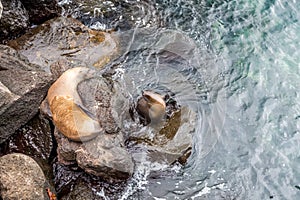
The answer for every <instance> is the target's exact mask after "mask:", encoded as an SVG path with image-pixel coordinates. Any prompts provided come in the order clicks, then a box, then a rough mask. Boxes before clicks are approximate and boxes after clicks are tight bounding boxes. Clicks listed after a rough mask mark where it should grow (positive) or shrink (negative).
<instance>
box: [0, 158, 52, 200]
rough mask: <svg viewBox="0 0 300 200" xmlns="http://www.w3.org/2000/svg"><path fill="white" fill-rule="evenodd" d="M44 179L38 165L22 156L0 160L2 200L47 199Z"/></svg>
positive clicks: (0, 191)
mask: <svg viewBox="0 0 300 200" xmlns="http://www.w3.org/2000/svg"><path fill="white" fill-rule="evenodd" d="M46 185H47V182H46V179H45V176H44V174H43V171H42V170H41V168H40V167H39V165H38V164H37V163H36V162H35V161H34V160H33V159H32V158H30V157H28V156H26V155H23V154H18V153H14V154H8V155H5V156H2V157H1V158H0V193H1V198H2V199H7V200H9V199H28V200H31V199H32V200H36V199H45V200H46V199H48V197H47V194H46Z"/></svg>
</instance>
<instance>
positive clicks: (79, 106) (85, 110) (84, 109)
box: [75, 102, 98, 121]
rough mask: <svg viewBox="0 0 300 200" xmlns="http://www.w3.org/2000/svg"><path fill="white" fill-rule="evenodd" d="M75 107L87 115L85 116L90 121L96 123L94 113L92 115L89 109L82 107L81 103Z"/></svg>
mask: <svg viewBox="0 0 300 200" xmlns="http://www.w3.org/2000/svg"><path fill="white" fill-rule="evenodd" d="M75 105H76V106H77V107H78V108H80V109H81V110H82V111H83V112H84V113H85V114H87V116H89V117H90V118H91V119H93V120H95V121H98V118H97V117H96V115H95V114H94V113H92V112H91V111H90V110H89V109H87V108H86V107H85V106H84V105H82V104H81V103H76V102H75Z"/></svg>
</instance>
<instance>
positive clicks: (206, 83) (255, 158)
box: [104, 0, 300, 199]
mask: <svg viewBox="0 0 300 200" xmlns="http://www.w3.org/2000/svg"><path fill="white" fill-rule="evenodd" d="M127 2H130V3H132V4H134V5H135V9H137V10H138V9H140V11H141V15H147V12H142V11H143V10H145V8H147V4H150V3H151V8H153V6H152V4H153V2H147V1H143V4H139V1H127ZM155 9H156V12H152V13H151V17H156V19H155V20H152V21H159V23H158V24H157V26H155V25H153V26H152V28H149V29H142V30H141V29H134V30H133V31H127V32H122V33H121V35H122V37H124V38H127V39H126V40H123V41H124V44H121V45H122V46H123V47H124V52H125V53H124V56H123V58H122V59H121V61H119V62H120V68H119V69H120V71H122V72H124V74H123V78H124V81H125V84H126V85H127V87H128V91H129V92H130V93H131V94H132V96H133V97H137V96H138V95H139V94H140V91H141V90H143V89H149V88H150V89H155V90H157V91H160V92H165V91H171V92H174V93H175V95H176V98H177V100H178V101H179V103H181V104H185V105H188V106H189V107H190V108H191V109H193V110H194V111H195V112H197V114H198V115H197V116H198V122H197V128H196V131H195V137H194V149H193V154H192V156H191V157H190V159H189V161H188V165H187V166H186V167H185V168H184V169H178V168H175V169H173V171H174V173H172V175H166V176H163V175H162V176H161V177H155V178H151V177H150V176H148V174H149V170H150V169H149V167H153V166H151V164H149V163H147V162H144V166H138V168H137V170H138V172H137V173H136V175H135V177H134V179H133V180H132V181H131V183H129V186H128V188H127V189H126V190H125V191H124V194H123V196H122V195H121V196H122V197H120V198H123V199H299V198H300V190H299V186H300V150H299V143H300V101H299V100H300V97H299V88H300V51H299V50H298V47H299V46H300V22H299V19H300V16H299V15H300V14H299V10H300V4H299V2H298V3H297V2H296V1H289V0H273V1H271V0H261V1H250V0H240V1H234V0H231V1H223V0H222V1H221V0H219V1H208V0H207V1H195V0H194V1H192V0H157V1H156V4H155ZM137 13H139V12H137ZM145 13H146V14H145ZM135 14H136V13H135ZM136 15H138V14H136ZM148 15H150V14H149V13H148ZM136 24H137V25H139V26H141V27H143V28H145V27H147V26H146V25H144V24H143V23H142V24H141V22H140V20H136ZM176 35H177V37H179V39H176V37H175V36H176ZM174 37H175V39H174ZM178 41H180V42H178ZM182 47H184V48H182ZM186 50H188V51H186ZM169 58H172V59H169ZM174 60H175V61H174ZM160 167H162V166H160ZM104 195H105V194H104Z"/></svg>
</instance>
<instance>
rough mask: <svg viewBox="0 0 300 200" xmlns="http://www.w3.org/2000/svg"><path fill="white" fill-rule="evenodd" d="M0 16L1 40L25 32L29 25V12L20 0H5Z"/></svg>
mask: <svg viewBox="0 0 300 200" xmlns="http://www.w3.org/2000/svg"><path fill="white" fill-rule="evenodd" d="M2 3H3V12H2V17H1V18H0V41H1V40H3V39H4V38H7V37H14V36H17V35H18V34H20V33H23V32H24V31H25V30H26V29H27V27H28V25H29V16H28V12H27V10H26V9H25V7H24V6H23V5H22V3H21V2H20V1H19V0H5V1H2Z"/></svg>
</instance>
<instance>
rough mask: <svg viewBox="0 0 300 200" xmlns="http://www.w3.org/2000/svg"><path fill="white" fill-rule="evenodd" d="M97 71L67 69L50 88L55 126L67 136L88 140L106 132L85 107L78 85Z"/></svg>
mask: <svg viewBox="0 0 300 200" xmlns="http://www.w3.org/2000/svg"><path fill="white" fill-rule="evenodd" d="M94 73H95V71H93V70H91V69H89V68H86V67H76V68H72V69H69V70H67V71H65V72H64V73H63V74H62V75H61V76H60V77H59V78H58V79H57V80H56V81H55V82H54V83H53V85H52V86H51V87H50V88H49V90H48V95H47V100H48V103H49V107H50V111H51V114H52V119H53V122H54V124H55V127H56V128H57V129H58V130H59V131H60V132H61V133H62V134H63V135H64V136H66V137H67V138H69V139H71V140H74V141H87V140H91V139H93V138H94V137H96V136H97V135H98V134H99V133H101V132H104V131H103V129H102V128H101V126H100V124H99V122H98V121H97V120H95V119H93V118H94V117H93V116H92V114H91V113H90V112H89V111H88V110H87V109H85V108H84V106H83V105H82V101H81V98H80V96H79V94H78V92H77V85H78V84H79V83H80V82H81V81H83V80H85V79H89V78H92V77H94V76H95V75H94Z"/></svg>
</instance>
